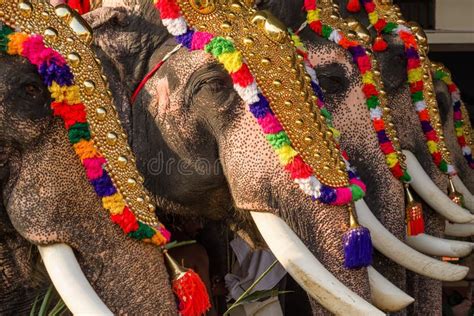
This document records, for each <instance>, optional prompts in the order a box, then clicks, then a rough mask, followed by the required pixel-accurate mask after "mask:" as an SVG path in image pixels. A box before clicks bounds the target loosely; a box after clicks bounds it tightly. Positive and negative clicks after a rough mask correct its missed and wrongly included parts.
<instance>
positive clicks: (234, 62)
mask: <svg viewBox="0 0 474 316" xmlns="http://www.w3.org/2000/svg"><path fill="white" fill-rule="evenodd" d="M217 59H219V61H220V62H221V63H222V64H223V65H224V68H225V69H226V70H227V71H228V72H229V73H234V72H236V71H237V70H239V69H240V68H241V67H242V53H241V52H239V51H234V52H232V53H224V54H221V55H219V57H217Z"/></svg>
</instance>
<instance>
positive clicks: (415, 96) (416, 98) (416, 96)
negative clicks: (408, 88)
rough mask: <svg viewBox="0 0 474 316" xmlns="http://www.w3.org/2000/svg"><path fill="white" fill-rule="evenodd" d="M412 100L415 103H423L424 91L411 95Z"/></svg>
mask: <svg viewBox="0 0 474 316" xmlns="http://www.w3.org/2000/svg"><path fill="white" fill-rule="evenodd" d="M411 100H412V101H413V102H418V101H423V91H418V92H415V93H413V94H412V95H411Z"/></svg>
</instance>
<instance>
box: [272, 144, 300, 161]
mask: <svg viewBox="0 0 474 316" xmlns="http://www.w3.org/2000/svg"><path fill="white" fill-rule="evenodd" d="M276 153H277V154H278V158H279V159H280V163H281V164H282V165H284V166H286V165H287V164H288V163H290V161H291V160H292V159H293V157H295V156H296V155H297V154H298V153H297V152H296V151H295V150H294V149H293V148H292V147H291V146H290V145H283V146H281V147H280V148H278V149H277V150H276Z"/></svg>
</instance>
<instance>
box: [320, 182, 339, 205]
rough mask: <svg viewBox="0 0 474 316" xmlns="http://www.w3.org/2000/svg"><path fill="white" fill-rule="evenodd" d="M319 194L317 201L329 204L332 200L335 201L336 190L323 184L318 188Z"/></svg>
mask: <svg viewBox="0 0 474 316" xmlns="http://www.w3.org/2000/svg"><path fill="white" fill-rule="evenodd" d="M319 192H320V193H321V195H320V196H319V201H320V202H321V203H323V204H331V203H332V202H334V201H336V198H337V195H336V190H334V189H332V188H330V187H327V186H325V185H323V186H321V189H320V190H319Z"/></svg>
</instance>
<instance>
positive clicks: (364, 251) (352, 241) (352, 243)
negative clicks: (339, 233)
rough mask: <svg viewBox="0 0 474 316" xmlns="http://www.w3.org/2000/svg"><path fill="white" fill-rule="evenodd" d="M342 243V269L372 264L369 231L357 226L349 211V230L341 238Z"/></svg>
mask: <svg viewBox="0 0 474 316" xmlns="http://www.w3.org/2000/svg"><path fill="white" fill-rule="evenodd" d="M342 241H343V243H344V268H346V269H359V268H363V267H367V266H369V265H370V264H372V251H373V250H372V239H371V238H370V231H369V230H368V229H367V228H365V227H363V226H359V224H357V222H356V221H355V218H354V216H353V215H352V211H351V228H350V229H349V231H348V232H346V233H345V234H344V236H343V237H342Z"/></svg>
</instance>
